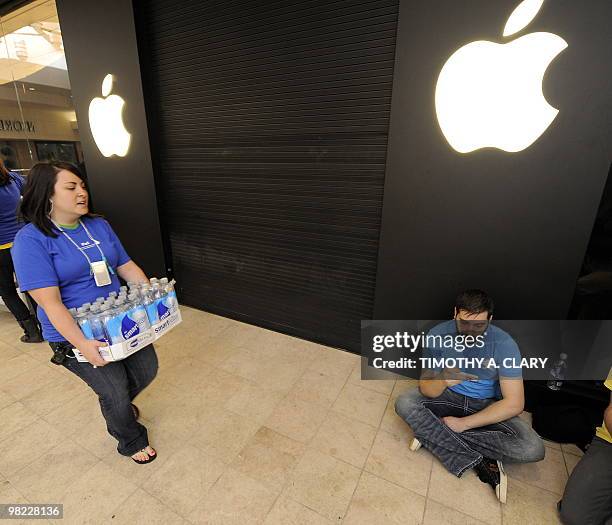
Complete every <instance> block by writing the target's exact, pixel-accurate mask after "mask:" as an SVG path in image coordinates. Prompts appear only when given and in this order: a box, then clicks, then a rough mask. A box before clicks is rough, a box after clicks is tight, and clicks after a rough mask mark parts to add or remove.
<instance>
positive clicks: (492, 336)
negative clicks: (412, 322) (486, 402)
mask: <svg viewBox="0 0 612 525" xmlns="http://www.w3.org/2000/svg"><path fill="white" fill-rule="evenodd" d="M457 334H458V332H457V325H456V324H455V320H454V319H453V320H450V321H445V322H443V323H440V324H438V325H436V326H434V327H433V328H432V329H431V330H430V331H429V332H428V334H427V335H428V336H429V335H440V336H444V335H452V336H456V335H457ZM483 335H484V346H481V347H476V346H472V347H471V348H464V349H463V350H462V351H461V352H459V351H458V350H456V349H455V348H446V347H444V345H442V344H441V343H440V340H439V339H438V340H436V341H434V343H433V344H430V345H429V346H428V348H426V349H425V352H424V356H426V357H436V358H442V357H443V358H445V359H447V358H451V357H452V358H457V357H463V358H484V359H485V361H484V363H483V366H482V367H474V366H457V368H458V369H459V370H461V371H462V372H465V373H466V374H472V375H476V376H478V380H474V381H463V382H461V383H459V384H458V385H453V386H451V387H449V388H450V389H451V390H452V391H453V392H456V393H457V394H462V395H464V396H468V397H473V398H477V399H493V398H500V397H501V389H500V387H499V377H500V376H501V377H508V378H518V377H521V376H522V372H521V368H520V367H518V365H519V364H520V360H521V353H520V351H519V347H518V345H517V344H516V342H515V341H514V339H512V336H510V334H508V333H507V332H504V331H503V330H502V329H501V328H499V327H497V326H494V325H492V324H491V325H489V327H488V328H487V330H486V332H485V334H483ZM493 363H494V364H495V365H496V366H497V367H498V368H495V367H493V366H491V365H492V364H493ZM509 364H513V365H516V367H514V366H507V365H509ZM433 370H435V371H436V372H440V371H441V370H440V369H433Z"/></svg>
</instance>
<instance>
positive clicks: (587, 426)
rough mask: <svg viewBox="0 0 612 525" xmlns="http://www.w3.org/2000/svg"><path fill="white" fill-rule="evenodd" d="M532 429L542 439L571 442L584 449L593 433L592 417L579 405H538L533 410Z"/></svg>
mask: <svg viewBox="0 0 612 525" xmlns="http://www.w3.org/2000/svg"><path fill="white" fill-rule="evenodd" d="M532 426H533V429H534V430H535V431H536V432H537V433H538V434H539V435H540V436H541V437H543V438H544V439H548V440H550V441H556V442H557V443H573V444H575V445H576V446H577V447H578V448H580V449H581V450H582V451H585V450H586V448H587V446H588V445H589V444H590V443H591V441H592V439H593V435H594V434H595V427H594V426H593V423H592V419H591V418H590V415H589V414H588V413H587V411H586V410H585V409H584V407H581V406H579V405H539V406H536V407H535V408H534V410H533V420H532Z"/></svg>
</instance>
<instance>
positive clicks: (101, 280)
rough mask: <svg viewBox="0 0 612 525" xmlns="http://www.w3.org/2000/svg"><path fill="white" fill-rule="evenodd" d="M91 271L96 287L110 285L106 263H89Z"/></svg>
mask: <svg viewBox="0 0 612 525" xmlns="http://www.w3.org/2000/svg"><path fill="white" fill-rule="evenodd" d="M91 271H92V273H93V276H94V279H95V281H96V286H107V285H109V284H110V283H111V277H110V275H109V273H108V266H107V265H106V261H96V262H92V263H91Z"/></svg>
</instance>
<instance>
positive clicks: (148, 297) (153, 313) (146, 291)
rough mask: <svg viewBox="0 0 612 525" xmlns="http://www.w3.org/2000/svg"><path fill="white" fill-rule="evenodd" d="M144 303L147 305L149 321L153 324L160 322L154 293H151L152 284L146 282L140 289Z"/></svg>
mask: <svg viewBox="0 0 612 525" xmlns="http://www.w3.org/2000/svg"><path fill="white" fill-rule="evenodd" d="M140 296H141V298H142V299H141V301H142V305H143V306H144V307H145V310H146V312H147V317H148V318H149V323H151V324H152V325H154V324H157V323H158V322H159V315H158V313H157V305H156V303H155V299H154V297H153V294H152V293H151V285H149V284H145V285H144V286H143V287H142V289H141V291H140Z"/></svg>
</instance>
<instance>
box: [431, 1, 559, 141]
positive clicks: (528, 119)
mask: <svg viewBox="0 0 612 525" xmlns="http://www.w3.org/2000/svg"><path fill="white" fill-rule="evenodd" d="M543 3H544V0H524V1H523V2H521V3H520V4H519V5H518V6H517V7H516V9H515V10H514V11H513V12H512V14H511V15H510V17H509V18H508V21H507V22H506V26H505V27H504V34H503V36H505V37H507V36H510V35H513V34H515V33H517V32H518V31H520V30H522V29H524V28H525V27H526V26H527V24H529V22H531V20H533V18H534V17H535V16H536V15H537V13H538V11H539V10H540V8H541V7H542V4H543ZM566 47H567V42H566V41H565V40H563V39H562V38H561V37H559V36H557V35H555V34H552V33H530V34H527V35H525V36H522V37H520V38H517V39H515V40H513V41H511V42H508V43H506V44H497V43H495V42H488V41H486V40H479V41H476V42H470V43H469V44H467V45H465V46H463V47H461V48H460V49H458V50H457V51H455V52H454V53H453V54H452V55H451V56H450V58H449V59H448V60H447V61H446V63H445V64H444V66H443V67H442V70H441V71H440V76H439V77H438V83H437V85H436V114H437V117H438V122H439V124H440V128H441V129H442V133H444V136H445V137H446V140H448V142H449V144H450V145H451V146H452V147H453V148H454V149H455V150H457V151H458V152H460V153H469V152H471V151H474V150H477V149H479V148H486V147H493V148H499V149H501V150H504V151H508V152H517V151H521V150H524V149H525V148H527V147H529V146H531V144H533V143H534V142H535V141H536V140H537V139H538V137H539V136H540V135H542V133H544V131H545V130H546V128H548V126H550V124H551V123H552V121H553V120H554V119H555V117H556V116H557V113H559V111H558V110H557V109H555V108H553V107H552V106H551V105H550V104H548V102H546V99H545V98H544V94H543V93H542V80H543V78H544V73H545V72H546V68H547V67H548V65H549V64H550V63H551V62H552V61H553V59H554V58H555V57H556V56H557V55H558V54H559V53H560V52H561V51H563V50H564V49H565V48H566Z"/></svg>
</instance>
